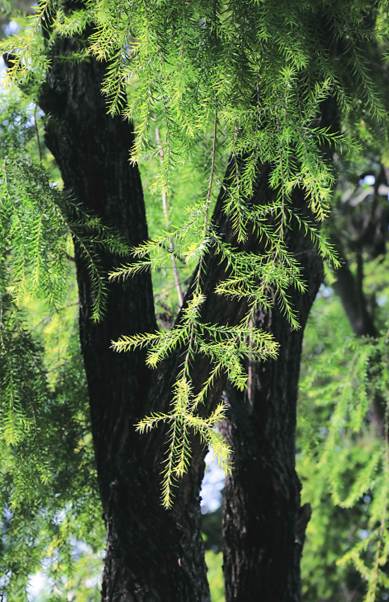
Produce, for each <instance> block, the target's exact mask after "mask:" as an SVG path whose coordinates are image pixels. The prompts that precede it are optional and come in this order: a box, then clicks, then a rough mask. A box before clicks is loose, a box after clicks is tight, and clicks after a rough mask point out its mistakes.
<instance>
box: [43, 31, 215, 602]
mask: <svg viewBox="0 0 389 602" xmlns="http://www.w3.org/2000/svg"><path fill="white" fill-rule="evenodd" d="M74 47H75V43H74V41H71V40H66V39H65V40H64V39H62V40H59V41H57V42H56V45H55V47H54V51H53V57H52V58H53V64H52V68H51V69H50V72H49V74H48V77H47V81H46V84H45V86H44V87H43V89H42V92H41V98H40V103H41V106H42V108H43V110H44V111H45V113H46V114H47V116H48V117H47V123H46V142H47V145H48V147H49V148H50V150H51V151H52V153H53V155H54V157H55V159H56V161H57V164H58V166H59V168H60V170H61V173H62V177H63V180H64V185H65V188H66V190H67V191H69V192H71V193H72V194H73V195H74V196H75V199H76V200H77V202H78V203H79V204H80V205H81V207H82V208H83V209H85V210H87V211H89V212H93V213H95V214H97V215H98V216H100V218H101V219H102V221H103V222H104V223H105V224H106V225H109V226H111V227H113V228H114V229H115V230H117V231H119V232H120V233H121V235H122V236H123V237H124V239H125V240H126V241H127V242H128V243H129V244H130V245H135V244H137V243H139V242H141V241H143V240H145V239H146V238H147V227H146V218H145V208H144V201H143V194H142V188H141V183H140V178H139V173H138V169H137V168H136V167H134V166H130V164H129V160H128V159H129V149H130V147H131V144H132V143H133V134H132V131H131V129H130V127H129V126H128V124H127V123H125V122H124V121H123V120H122V119H121V118H111V117H108V116H107V114H106V107H105V104H104V100H103V98H102V96H101V93H100V85H101V80H102V76H103V72H104V66H102V65H98V64H97V63H96V62H95V61H93V60H89V61H88V62H86V61H85V62H81V63H76V62H73V61H69V60H61V58H60V55H62V56H63V55H66V54H68V53H70V52H71V51H73V50H74ZM75 246H76V249H75V252H76V265H77V279H78V286H79V295H80V306H81V309H80V338H81V348H82V354H83V357H84V363H85V371H86V376H87V381H88V389H89V396H90V409H91V418H92V430H93V440H94V447H95V455H96V464H97V472H98V480H99V486H100V493H101V499H102V504H103V511H104V518H105V522H106V526H107V537H108V540H107V551H106V558H105V569H104V578H103V592H102V599H103V600H105V601H107V602H108V601H134V602H135V601H136V602H145V601H146V600H147V601H148V602H153V601H155V602H167V601H169V602H174V601H180V602H184V601H185V602H191V601H193V602H206V601H208V600H209V592H208V585H207V581H206V568H205V563H204V558H203V546H202V542H201V537H200V509H199V496H198V491H199V487H200V481H201V474H202V465H200V466H199V469H198V474H196V476H195V477H194V479H193V480H192V481H191V483H190V487H193V490H194V491H193V495H191V496H187V497H186V499H185V502H186V505H185V506H184V505H183V504H181V505H180V504H178V505H177V507H176V509H175V513H173V512H167V511H165V510H163V508H162V506H161V502H160V475H159V469H160V457H159V451H160V450H159V449H156V446H155V445H154V446H149V447H147V446H145V440H144V439H143V438H141V437H140V436H138V435H137V434H136V433H135V430H134V428H133V425H134V423H135V422H136V421H137V420H138V419H139V418H141V417H143V416H144V415H145V413H147V411H148V407H147V399H148V390H149V385H150V380H151V375H150V374H149V371H148V370H147V369H146V367H145V363H144V356H143V354H142V353H131V354H123V355H120V354H117V353H115V352H113V351H112V350H111V349H110V342H111V340H112V339H115V338H117V337H119V335H121V334H123V333H128V332H144V331H150V330H153V329H155V327H156V323H155V317H154V307H153V296H152V287H151V279H150V276H149V275H148V274H142V275H141V276H138V277H137V278H136V279H135V280H130V281H129V282H128V283H126V284H125V285H117V284H109V285H108V304H107V309H106V312H105V314H104V316H103V319H102V321H101V322H99V323H97V324H96V323H93V321H92V320H91V296H92V292H91V283H90V278H89V275H88V271H87V268H86V265H85V258H84V256H83V254H82V252H81V250H80V248H79V247H78V246H77V244H76V245H75ZM99 259H100V262H101V265H102V268H103V270H105V271H108V270H110V269H111V268H112V267H113V266H116V265H117V264H118V258H117V257H114V256H112V255H111V254H110V253H109V252H107V251H106V250H104V249H102V250H101V252H100V257H99ZM187 490H188V487H187ZM196 492H197V493H196Z"/></svg>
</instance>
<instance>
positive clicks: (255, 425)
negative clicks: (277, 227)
mask: <svg viewBox="0 0 389 602" xmlns="http://www.w3.org/2000/svg"><path fill="white" fill-rule="evenodd" d="M290 249H291V251H292V252H294V253H296V255H297V256H298V257H299V259H300V260H301V263H302V266H303V269H304V276H305V280H306V283H307V285H308V292H307V293H306V294H305V295H304V296H303V297H300V296H298V295H295V298H294V299H293V302H294V305H295V307H296V308H297V309H298V312H299V319H300V324H301V328H300V330H298V331H292V330H291V328H290V326H289V324H288V323H287V321H286V319H285V318H284V317H283V316H281V315H280V313H279V312H278V311H277V310H274V311H272V312H271V313H270V314H260V315H258V316H257V326H259V327H261V328H265V329H267V330H268V331H270V332H272V334H273V335H274V337H275V338H276V340H278V341H279V343H280V353H279V357H278V358H277V360H275V361H268V362H265V363H261V364H256V365H253V366H251V372H252V377H251V383H250V387H249V390H248V393H247V394H246V395H245V396H243V395H242V394H239V393H238V392H237V391H235V390H233V389H232V388H231V387H230V388H229V389H228V391H227V397H228V400H229V403H230V416H229V420H228V421H227V422H226V425H225V429H226V433H227V436H228V438H229V439H230V441H231V444H232V446H233V450H234V470H233V473H232V475H231V476H230V477H228V478H227V480H226V487H225V493H224V508H223V536H224V576H225V584H226V600H227V602H251V601H253V600H261V602H297V601H298V600H299V599H300V598H299V596H300V594H299V592H300V577H299V575H300V567H299V565H300V557H301V552H302V545H303V540H304V532H305V526H306V523H307V522H308V519H309V508H308V507H303V508H301V506H300V483H299V480H298V477H297V475H296V472H295V428H296V403H297V385H298V378H299V368H300V358H301V346H302V339H303V331H304V326H305V323H306V320H307V317H308V313H309V310H310V308H311V305H312V303H313V300H314V298H315V295H316V292H317V290H318V287H319V285H320V283H321V279H322V266H321V261H320V259H319V258H318V256H317V255H316V253H315V252H314V251H313V250H312V248H311V246H310V245H309V243H308V242H307V241H306V240H304V237H303V235H302V234H301V233H300V234H298V233H297V232H295V233H293V235H292V236H291V240H290Z"/></svg>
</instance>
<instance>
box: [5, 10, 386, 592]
mask: <svg viewBox="0 0 389 602" xmlns="http://www.w3.org/2000/svg"><path fill="white" fill-rule="evenodd" d="M388 27H389V25H388V23H387V7H386V3H385V2H384V1H376V2H374V3H373V5H372V6H370V7H366V3H364V2H362V1H361V0H342V1H337V2H329V3H326V2H322V1H321V0H313V1H312V0H292V1H291V0H280V1H278V2H274V0H263V1H260V0H233V1H228V0H212V1H209V0H195V1H191V2H181V1H171V0H96V1H94V0H85V1H84V2H83V1H81V2H76V1H74V2H73V1H70V0H64V1H61V0H41V1H40V2H39V4H38V6H37V8H36V11H35V14H34V15H33V16H31V17H28V18H27V19H24V20H23V19H20V28H19V31H18V32H17V33H16V34H15V35H14V36H13V37H11V38H9V39H6V40H5V41H3V42H2V43H1V46H2V48H3V50H4V51H6V52H8V55H7V57H8V58H7V61H8V67H9V68H8V78H9V80H10V82H13V85H16V86H18V87H19V89H20V90H21V91H22V92H15V90H14V91H13V92H12V94H11V92H10V93H9V96H8V97H7V98H5V99H4V101H3V100H2V102H4V109H3V123H6V124H7V127H8V129H7V131H6V130H5V129H4V126H2V127H3V131H1V136H2V139H3V140H4V146H3V147H2V149H1V151H0V160H1V165H0V203H1V205H0V233H1V238H0V246H1V248H0V295H1V305H0V309H1V311H2V312H11V313H7V316H8V317H6V318H5V319H4V320H1V324H0V328H1V331H0V335H1V336H0V345H3V347H2V348H0V354H2V355H1V359H2V364H1V377H2V383H3V385H2V389H3V391H2V398H1V414H2V422H3V426H2V430H1V433H2V438H3V439H4V441H5V443H6V445H7V446H8V447H7V449H8V448H9V449H11V450H13V449H14V448H16V447H17V446H18V445H19V443H20V441H22V440H23V439H24V438H27V437H29V435H28V433H29V432H30V431H29V429H31V428H32V427H31V425H30V421H31V420H32V418H31V417H29V415H28V413H27V414H26V413H25V412H24V410H23V407H22V405H23V404H22V403H21V401H20V399H21V395H22V396H23V395H24V393H23V394H21V393H20V391H18V390H17V389H18V387H17V386H16V385H15V382H16V377H15V365H14V363H15V358H16V357H19V356H18V353H19V352H18V351H15V350H14V351H12V344H11V343H12V341H11V342H10V340H9V338H7V337H10V336H11V335H12V319H13V318H12V316H14V315H16V313H14V312H17V311H18V310H17V309H12V311H11V310H10V309H9V308H18V307H19V306H20V305H21V304H22V298H23V294H24V293H25V292H26V290H28V291H29V292H30V293H33V294H34V295H37V296H39V295H40V296H41V297H42V296H43V297H44V298H45V300H46V301H48V302H49V303H50V304H51V305H52V306H53V307H54V308H57V309H58V308H59V307H61V305H62V304H63V303H64V299H65V297H66V294H67V291H68V283H69V279H71V278H72V276H73V272H72V254H73V250H74V248H76V250H77V251H78V252H79V253H80V254H81V255H82V257H83V260H84V262H85V264H86V266H87V270H88V274H89V279H90V283H91V290H92V308H91V316H92V319H93V320H95V321H96V322H98V321H99V320H102V319H104V310H105V306H106V300H107V283H108V281H109V282H111V283H123V282H124V283H125V281H126V280H127V279H129V278H136V277H137V276H138V275H139V274H140V273H142V272H144V271H148V270H151V272H152V273H153V275H154V281H155V283H158V278H159V275H160V274H161V271H163V270H165V273H166V274H168V278H169V281H170V282H171V283H174V282H175V283H176V285H177V281H178V284H179V283H180V282H181V283H185V284H186V285H187V292H186V296H185V298H184V300H183V303H182V306H181V307H178V308H177V307H176V310H177V311H176V315H175V316H174V318H173V319H172V320H171V321H172V322H173V324H169V327H168V328H164V327H161V328H160V329H159V330H156V331H154V332H138V333H135V334H127V333H122V336H120V338H118V339H116V340H113V341H112V348H113V349H114V350H115V351H116V352H118V353H131V352H134V351H136V350H138V351H142V350H145V351H146V354H145V355H146V363H147V365H148V366H149V367H150V368H153V369H156V370H158V369H159V368H160V367H161V366H163V365H166V362H167V361H168V360H169V358H171V357H178V362H177V365H178V369H177V374H175V378H174V379H173V383H172V386H171V391H170V406H169V408H167V409H166V408H162V409H161V410H159V409H158V400H156V401H155V402H153V408H155V409H154V411H153V412H151V413H150V414H147V415H146V416H144V417H143V418H141V419H140V421H138V423H137V425H136V429H137V431H138V432H139V433H141V434H142V433H150V432H151V431H152V430H154V429H155V428H157V427H160V426H161V427H164V431H163V432H164V433H166V436H167V445H166V446H165V447H166V449H167V451H166V455H165V458H164V461H163V469H162V472H163V474H162V504H163V506H164V507H165V508H167V509H170V508H172V506H173V504H174V493H175V487H176V486H177V485H179V482H180V480H182V478H183V477H184V476H185V475H186V474H187V473H188V471H189V470H190V465H191V458H192V446H193V441H194V440H196V439H199V440H200V441H201V443H202V444H203V445H204V446H211V447H212V448H213V450H214V452H215V454H216V456H217V458H218V460H219V461H220V463H221V465H222V466H223V468H224V469H225V470H226V471H229V470H231V467H232V462H231V451H233V450H230V449H229V447H228V445H227V443H226V442H225V440H224V438H223V437H222V435H221V433H220V430H218V425H219V424H220V422H222V421H223V420H224V419H225V416H226V413H227V411H228V407H227V405H226V403H225V400H224V398H223V397H222V396H220V395H218V399H216V400H215V394H214V391H216V392H218V393H219V389H220V383H223V384H224V383H225V382H226V380H228V381H229V382H230V384H231V385H232V386H233V387H234V388H236V389H237V390H239V391H241V392H244V391H245V390H246V389H247V386H248V374H247V365H248V363H250V362H259V361H261V362H262V361H272V360H274V359H275V358H276V357H277V353H278V349H279V344H278V342H277V341H276V340H275V338H274V336H273V335H272V333H271V332H269V331H267V330H266V329H257V328H256V327H255V326H254V324H255V323H256V321H255V316H256V315H258V313H262V314H266V313H267V312H269V311H271V310H273V309H274V308H276V309H277V311H279V312H280V313H281V314H282V315H283V316H284V317H285V318H286V319H287V321H288V322H289V324H290V327H291V328H292V329H298V328H299V316H298V314H297V312H296V310H295V308H294V306H293V303H292V302H291V297H292V292H293V294H295V293H298V294H300V295H303V294H304V293H305V292H306V283H305V281H304V278H303V276H302V269H301V265H300V259H299V257H298V256H295V255H294V254H293V252H292V250H291V249H290V232H291V231H292V230H293V231H294V232H296V231H298V232H299V235H300V236H301V237H306V238H307V239H309V240H310V241H311V244H312V246H313V248H314V250H315V252H316V253H318V254H319V255H320V256H321V258H322V259H323V260H324V261H325V262H326V263H327V264H328V265H331V266H332V267H335V268H336V267H338V266H339V261H338V259H337V257H336V253H335V251H334V248H333V246H332V245H331V243H330V242H329V240H328V239H327V236H326V233H325V228H323V227H322V226H321V225H322V223H323V221H325V220H326V219H327V218H328V216H329V214H330V209H331V199H332V194H333V187H334V182H335V180H336V172H335V170H334V168H333V162H332V161H331V159H332V157H333V156H334V155H337V156H341V157H342V158H343V159H344V160H348V161H353V160H355V157H356V155H357V154H358V152H362V144H361V143H363V136H367V135H371V136H375V135H376V133H377V131H378V130H379V129H381V130H386V127H387V112H386V107H385V103H384V98H385V93H384V91H383V90H382V84H383V80H382V78H380V76H379V69H377V68H376V65H377V64H379V65H380V67H382V65H383V64H384V60H385V52H384V50H385V43H384V42H383V38H384V34H385V32H386V31H387V29H388ZM58 39H63V40H70V42H71V43H69V49H68V50H69V51H68V53H67V54H66V55H65V56H62V57H57V56H53V52H55V49H56V40H58ZM56 60H59V61H61V60H62V61H74V62H78V63H83V62H88V61H89V62H90V61H97V62H101V63H103V64H104V65H106V68H105V76H104V79H103V81H102V84H101V92H102V94H103V95H104V97H105V99H106V109H107V113H108V114H109V115H110V116H112V117H118V116H119V117H121V118H122V119H125V120H128V121H130V122H131V123H134V127H135V134H136V136H135V143H134V145H133V147H132V149H131V154H130V156H129V161H130V162H132V163H133V164H134V163H137V164H139V165H140V166H141V167H142V166H143V165H144V166H145V167H144V169H145V173H146V179H147V178H148V177H149V178H150V179H153V180H154V181H153V187H154V189H155V190H157V191H158V193H159V196H160V197H162V199H164V203H165V204H164V207H163V211H164V225H163V227H161V228H159V229H158V230H159V231H158V232H155V231H153V227H152V225H151V228H150V229H151V232H152V234H151V237H150V238H149V239H148V240H146V241H143V242H141V243H140V244H139V245H137V246H135V247H134V248H131V249H129V248H128V246H127V245H126V244H125V243H124V242H123V241H122V239H121V238H120V236H119V235H118V234H117V233H116V232H115V231H113V230H111V229H110V228H109V227H108V226H106V225H103V223H102V221H101V220H100V219H99V217H97V216H95V215H92V214H90V213H86V212H85V211H84V210H83V209H82V208H81V206H80V205H79V204H78V202H77V198H74V197H73V196H72V194H71V191H64V190H62V183H61V180H60V178H59V175H58V174H57V173H56V172H55V170H54V169H53V167H52V165H50V161H49V160H48V159H47V157H45V158H43V160H42V156H40V157H39V156H35V157H34V156H33V155H34V153H33V152H32V150H31V149H32V147H33V146H34V145H35V144H36V143H37V144H38V146H39V147H40V145H41V142H40V139H39V131H40V129H39V128H40V127H41V125H40V124H39V123H38V124H37V112H36V110H35V111H34V109H33V110H32V109H31V106H30V104H28V103H30V102H32V103H35V104H37V103H38V102H39V93H40V90H41V88H42V86H44V82H45V80H46V78H50V69H51V68H52V63H53V61H56ZM373 64H374V66H375V68H374V69H373ZM377 72H378V76H377ZM23 95H24V96H23ZM26 97H27V98H28V103H27V104H26V100H25V98H26ZM9 98H12V99H13V100H12V101H10V100H9ZM12 103H13V104H12ZM324 107H325V108H326V111H324V110H323V108H324ZM323 115H325V117H323ZM38 121H39V116H38ZM9 125H10V126H11V127H9ZM156 129H157V132H158V134H157V136H156ZM367 133H368V134H367ZM161 149H162V151H161ZM40 153H41V149H40ZM188 164H189V165H193V166H197V168H198V171H199V172H200V173H201V176H200V177H199V180H200V186H199V190H197V191H196V192H195V195H194V198H193V197H190V196H189V195H187V194H186V191H185V190H182V189H180V188H179V186H177V181H178V180H179V178H180V174H182V173H183V172H184V170H185V168H186V166H187V165H188ZM199 166H200V167H199ZM150 174H151V175H150ZM259 174H262V176H263V174H264V176H263V177H264V178H265V179H266V184H267V185H266V186H265V187H264V186H262V185H261V184H262V183H261V181H259V180H260V178H259ZM296 193H302V195H303V198H304V204H301V203H298V202H296V196H297V195H296ZM300 196H301V194H300ZM166 199H169V200H171V204H172V209H169V207H168V204H167V203H166ZM151 205H152V204H151V203H150V207H148V211H149V215H152V206H151ZM177 206H178V207H179V215H178V214H177V213H175V211H174V209H175V207H177ZM215 207H217V208H219V209H220V213H221V215H222V216H223V224H224V225H223V224H222V223H221V220H220V219H218V216H217V214H216V212H215ZM169 210H170V214H169V215H168V214H167V213H166V212H168V211H169ZM225 224H227V227H226V226H225ZM103 248H105V249H107V250H108V251H109V252H110V253H112V254H113V255H115V256H116V257H122V258H123V262H119V263H118V265H117V267H115V268H114V269H113V270H112V271H111V272H110V273H109V274H107V273H106V272H105V266H103V265H101V262H100V259H99V255H100V251H101V249H103ZM172 257H174V258H175V262H174V261H173V264H171V263H170V261H171V258H172ZM210 258H212V259H214V260H216V262H217V263H218V265H219V266H221V271H222V272H223V276H222V278H221V279H219V280H218V281H217V282H214V283H213V288H212V290H209V287H208V284H207V285H206V279H207V269H208V267H209V261H210ZM166 265H173V269H169V270H168V271H166ZM157 287H158V284H157V285H156V289H157ZM210 298H211V300H212V302H214V303H217V299H218V298H224V300H226V299H227V300H228V301H229V302H230V303H231V304H235V305H234V307H236V316H237V319H236V320H228V321H227V322H226V321H223V317H222V316H221V319H220V321H218V320H214V321H212V322H210V321H207V320H206V319H205V318H204V316H205V315H206V309H205V308H206V307H207V304H208V303H209V302H210ZM4 315H5V313H4ZM9 316H11V317H9ZM11 339H12V336H11ZM7 345H8V346H9V345H10V346H11V347H10V348H9V349H11V350H9V349H8V347H7ZM1 349H3V351H1ZM372 352H373V351H371V350H370V348H368V347H366V348H364V350H363V351H361V353H360V355H359V359H358V361H359V362H361V366H362V364H363V362H364V361H365V357H366V354H369V353H372ZM199 362H202V363H203V364H204V363H205V365H206V366H207V368H206V371H205V376H204V375H203V376H202V379H201V382H199V381H198V378H197V377H196V366H197V364H198V363H199ZM362 372H363V369H362ZM385 378H386V377H385ZM385 378H383V380H382V382H383V383H385V386H386V384H387V383H386V380H385ZM382 386H384V385H382ZM219 397H220V399H219ZM359 397H360V402H359V405H358V407H357V408H351V407H350V406H351V402H350V400H349V399H347V397H346V396H343V397H342V399H341V402H340V403H339V405H338V406H337V408H336V409H335V410H334V413H333V415H332V418H331V424H332V426H331V427H330V429H329V434H328V437H327V443H326V446H325V449H324V452H323V456H322V459H321V460H320V462H319V467H320V470H321V471H322V478H323V482H329V481H331V484H332V488H333V489H332V491H333V493H332V495H333V496H335V497H336V496H338V497H339V500H340V498H341V493H340V492H339V491H338V489H337V480H336V475H335V474H334V472H333V471H332V472H331V469H330V467H331V466H332V467H333V466H334V464H335V463H336V441H337V438H338V437H339V436H340V433H341V428H340V427H339V422H342V421H348V423H349V426H350V428H351V431H352V432H355V431H357V430H358V429H359V428H360V427H361V425H362V423H363V420H364V419H365V415H366V407H365V406H366V403H367V401H366V398H367V397H366V394H365V392H363V389H360V390H359ZM342 424H343V422H342ZM133 426H134V425H128V428H133ZM145 441H146V439H145ZM41 465H42V466H43V464H42V463H41ZM378 466H379V467H380V471H381V472H382V471H383V473H385V474H387V459H386V460H385V458H384V457H383V456H382V453H381V451H379V450H377V451H376V452H374V454H373V455H372V457H371V460H370V461H369V463H368V465H367V467H366V469H365V470H364V471H363V472H362V473H361V476H360V479H359V480H358V481H357V482H356V483H355V484H354V486H353V489H352V491H351V492H350V493H349V495H348V496H346V498H343V499H342V500H341V505H343V506H345V507H347V506H350V505H353V504H354V503H355V502H356V500H357V499H358V498H359V497H360V495H361V493H362V492H363V491H365V489H366V482H367V481H370V480H372V479H373V475H374V474H375V472H376V471H377V470H378ZM42 470H43V468H42ZM385 471H386V472H385ZM41 478H42V480H43V481H44V479H45V477H44V474H43V473H42V476H41ZM385 487H386V488H385ZM375 491H376V492H377V493H376V495H377V499H382V496H383V495H384V494H385V492H386V494H387V486H384V485H383V484H382V482H381V484H379V485H377V486H376V489H375ZM382 492H384V493H382ZM378 505H379V503H378V501H377V508H378ZM374 512H375V513H374V517H372V521H373V522H374V521H375V520H377V517H378V514H377V512H376V511H375V510H374ZM380 520H381V523H382V524H383V522H384V521H385V518H382V517H381V519H380ZM380 529H382V530H383V529H384V527H380ZM374 537H376V534H375V533H373V534H372V538H374ZM381 539H382V538H381ZM369 544H370V540H366V542H364V544H363V545H366V546H368V545H369ZM382 546H387V543H381V540H380V543H379V548H378V549H379V551H378V552H377V560H376V561H375V562H376V565H377V566H378V565H379V564H380V563H381V564H382V563H383V561H382V558H384V559H387V552H383V551H382V550H383V547H382ZM385 550H386V548H385ZM359 558H360V556H359V555H358V550H357V551H356V550H351V551H350V553H349V555H348V556H347V555H346V556H345V557H344V559H343V562H348V561H349V560H353V561H354V562H355V563H357V564H358V563H359V568H360V569H361V570H362V571H363V570H365V569H364V567H363V566H362V565H361V563H360V560H358V559H359ZM376 573H377V574H378V571H376ZM377 579H378V578H377ZM373 588H374V584H373V585H371V586H369V592H368V598H367V600H369V601H370V600H373V599H374V597H373V596H374V592H373ZM374 591H375V590H374Z"/></svg>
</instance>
